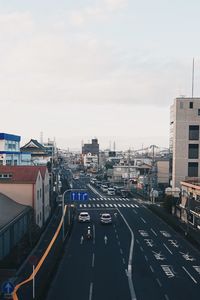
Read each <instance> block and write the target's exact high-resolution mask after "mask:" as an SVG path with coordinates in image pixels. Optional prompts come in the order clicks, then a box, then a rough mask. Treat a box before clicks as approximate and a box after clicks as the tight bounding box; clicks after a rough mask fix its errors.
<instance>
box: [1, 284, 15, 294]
mask: <svg viewBox="0 0 200 300" xmlns="http://www.w3.org/2000/svg"><path fill="white" fill-rule="evenodd" d="M14 288H15V287H14V285H13V284H12V282H10V281H5V282H4V283H3V284H2V286H1V290H2V293H3V294H6V295H11V294H12V293H13V291H14Z"/></svg>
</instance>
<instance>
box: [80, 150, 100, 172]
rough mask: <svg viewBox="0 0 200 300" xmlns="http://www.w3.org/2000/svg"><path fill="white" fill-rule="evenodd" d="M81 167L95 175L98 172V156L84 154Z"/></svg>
mask: <svg viewBox="0 0 200 300" xmlns="http://www.w3.org/2000/svg"><path fill="white" fill-rule="evenodd" d="M83 165H84V167H85V168H86V169H87V170H88V171H91V172H92V173H96V172H97V171H98V155H97V154H92V153H87V154H84V156H83Z"/></svg>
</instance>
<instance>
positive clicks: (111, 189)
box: [107, 188, 115, 196]
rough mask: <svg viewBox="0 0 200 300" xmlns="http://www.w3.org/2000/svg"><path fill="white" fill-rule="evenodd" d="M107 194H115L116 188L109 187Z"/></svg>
mask: <svg viewBox="0 0 200 300" xmlns="http://www.w3.org/2000/svg"><path fill="white" fill-rule="evenodd" d="M107 194H108V195H109V196H113V195H115V190H114V188H108V191H107Z"/></svg>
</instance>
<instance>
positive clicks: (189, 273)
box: [182, 267, 197, 283]
mask: <svg viewBox="0 0 200 300" xmlns="http://www.w3.org/2000/svg"><path fill="white" fill-rule="evenodd" d="M182 268H183V270H184V271H185V272H186V273H187V274H188V275H189V276H190V278H191V279H192V280H193V281H194V283H197V281H196V280H195V279H194V277H193V276H192V275H191V274H190V273H189V272H188V270H186V268H185V267H182Z"/></svg>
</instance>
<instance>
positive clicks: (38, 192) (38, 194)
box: [37, 191, 40, 200]
mask: <svg viewBox="0 0 200 300" xmlns="http://www.w3.org/2000/svg"><path fill="white" fill-rule="evenodd" d="M39 196H40V191H37V200H39Z"/></svg>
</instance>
